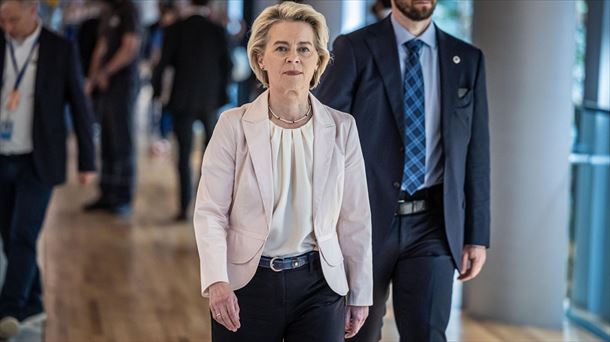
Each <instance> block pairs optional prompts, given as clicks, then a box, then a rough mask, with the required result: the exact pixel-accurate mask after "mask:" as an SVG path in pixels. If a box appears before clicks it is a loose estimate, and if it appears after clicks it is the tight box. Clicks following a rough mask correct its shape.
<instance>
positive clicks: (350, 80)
mask: <svg viewBox="0 0 610 342" xmlns="http://www.w3.org/2000/svg"><path fill="white" fill-rule="evenodd" d="M332 55H333V59H332V60H331V62H330V64H329V66H328V68H327V69H326V71H325V72H324V75H322V80H321V82H320V85H319V86H318V87H317V88H316V89H314V91H313V93H314V95H315V96H316V97H317V98H318V99H319V100H320V102H322V103H324V104H325V105H327V106H329V107H332V108H334V109H336V110H339V111H342V112H346V113H351V112H352V104H353V96H354V89H355V88H356V79H357V75H358V70H357V65H356V56H355V54H354V49H353V47H352V44H351V42H350V40H349V38H348V37H347V36H345V35H341V36H339V37H337V39H335V42H334V43H333V51H332Z"/></svg>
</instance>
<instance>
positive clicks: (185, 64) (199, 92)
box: [153, 15, 232, 116]
mask: <svg viewBox="0 0 610 342" xmlns="http://www.w3.org/2000/svg"><path fill="white" fill-rule="evenodd" d="M168 66H172V67H173V68H174V81H173V86H172V92H171V96H170V100H169V103H168V105H167V108H168V110H169V111H170V112H171V113H172V114H174V115H177V116H179V115H184V113H188V115H195V116H200V115H204V114H207V113H210V112H215V111H216V110H217V109H218V108H219V107H220V106H222V105H223V104H225V103H227V92H226V87H227V84H228V83H229V76H230V72H231V68H232V63H231V59H230V55H229V48H228V43H227V37H226V33H225V30H224V28H223V27H222V26H220V25H217V24H215V23H213V22H212V21H210V20H209V19H207V18H204V17H203V16H201V15H193V16H191V17H188V18H186V19H184V20H181V21H179V22H177V23H175V24H174V25H171V26H169V27H168V28H167V29H166V30H165V33H164V37H163V49H162V52H161V60H160V61H159V64H158V65H157V67H156V68H155V70H154V73H153V87H154V94H155V97H158V96H159V95H160V94H161V87H162V85H161V83H162V76H163V71H164V70H165V68H167V67H168Z"/></svg>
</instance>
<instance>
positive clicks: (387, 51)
mask: <svg viewBox="0 0 610 342" xmlns="http://www.w3.org/2000/svg"><path fill="white" fill-rule="evenodd" d="M436 32H437V40H438V54H439V59H438V60H439V67H440V83H441V86H440V88H441V92H440V97H441V98H440V101H441V134H442V144H443V152H444V180H443V183H444V187H443V189H444V190H443V192H444V197H443V198H444V199H443V202H444V213H445V214H444V215H445V230H446V234H447V240H448V242H449V247H450V249H451V254H452V257H453V259H454V262H455V264H456V267H457V268H459V267H460V259H461V254H462V248H463V246H464V245H465V244H474V245H483V246H486V247H488V246H489V224H490V217H489V216H490V214H489V210H490V208H489V171H490V170H489V128H488V126H489V124H488V110H487V95H486V87H485V67H484V61H483V54H482V52H481V51H480V50H479V49H477V48H476V47H474V46H472V45H470V44H467V43H465V42H463V41H461V40H458V39H457V38H454V37H452V36H450V35H449V34H447V33H445V32H443V31H441V30H440V29H438V28H437V31H436ZM456 56H457V58H456ZM333 58H334V59H333V61H332V63H331V65H329V67H328V69H327V70H326V72H325V74H324V75H323V78H322V82H321V84H320V86H319V88H317V89H316V90H315V94H316V96H317V97H318V99H320V101H321V102H322V103H324V104H326V105H328V106H330V107H333V108H335V109H338V110H340V111H344V112H347V113H351V114H352V115H353V116H354V117H355V119H356V124H357V126H358V132H359V134H360V142H361V145H362V152H363V154H364V160H365V165H366V174H367V181H368V188H369V197H370V201H371V213H372V220H373V252H375V250H376V248H375V247H376V246H381V243H382V241H383V240H384V239H385V238H386V236H387V234H388V232H389V230H390V227H391V223H392V219H393V217H394V213H395V210H396V207H397V202H398V197H399V195H400V183H401V181H402V174H403V164H404V154H403V151H404V149H403V148H404V147H403V141H402V133H401V130H402V128H403V127H404V125H403V120H404V119H403V118H404V114H403V113H404V111H403V101H402V98H403V85H402V77H401V72H400V64H399V60H398V51H397V49H396V38H395V35H394V30H393V28H392V24H391V21H390V17H389V16H388V17H387V18H386V19H384V20H382V21H380V22H378V23H375V24H372V25H369V26H367V27H365V28H363V29H360V30H358V31H355V32H352V33H350V34H347V35H341V36H339V37H338V38H337V39H336V40H335V42H334V45H333ZM458 58H459V62H457V63H456V61H458ZM459 88H465V89H467V92H466V93H465V94H462V95H463V96H461V97H460V96H459V94H458V89H459ZM462 92H463V90H462Z"/></svg>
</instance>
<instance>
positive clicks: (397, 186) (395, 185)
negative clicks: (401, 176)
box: [392, 182, 400, 189]
mask: <svg viewBox="0 0 610 342" xmlns="http://www.w3.org/2000/svg"><path fill="white" fill-rule="evenodd" d="M392 185H394V187H395V188H396V189H398V188H400V183H398V182H394V184H392Z"/></svg>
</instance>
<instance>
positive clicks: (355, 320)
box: [345, 305, 369, 338]
mask: <svg viewBox="0 0 610 342" xmlns="http://www.w3.org/2000/svg"><path fill="white" fill-rule="evenodd" d="M368 315H369V307H368V306H353V305H348V306H347V309H346V310H345V338H352V337H354V336H356V334H357V333H358V331H359V330H360V328H362V325H363V324H364V321H365V320H366V317H367V316H368Z"/></svg>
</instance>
